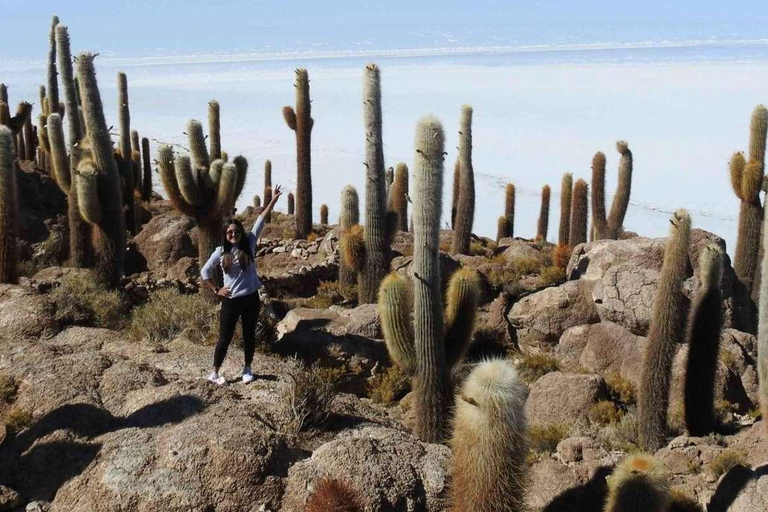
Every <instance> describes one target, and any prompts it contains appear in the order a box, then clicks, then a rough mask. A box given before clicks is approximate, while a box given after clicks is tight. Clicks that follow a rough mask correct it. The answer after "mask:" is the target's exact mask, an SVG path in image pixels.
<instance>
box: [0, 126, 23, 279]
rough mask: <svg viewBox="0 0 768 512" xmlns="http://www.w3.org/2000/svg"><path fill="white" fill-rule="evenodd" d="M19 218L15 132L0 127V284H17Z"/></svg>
mask: <svg viewBox="0 0 768 512" xmlns="http://www.w3.org/2000/svg"><path fill="white" fill-rule="evenodd" d="M18 218H19V204H18V196H17V191H16V168H15V166H14V163H13V132H11V130H10V129H9V128H8V127H6V126H0V283H15V282H16V267H17V261H16V259H17V257H18V256H17V250H16V237H17V236H18V234H19V233H18Z"/></svg>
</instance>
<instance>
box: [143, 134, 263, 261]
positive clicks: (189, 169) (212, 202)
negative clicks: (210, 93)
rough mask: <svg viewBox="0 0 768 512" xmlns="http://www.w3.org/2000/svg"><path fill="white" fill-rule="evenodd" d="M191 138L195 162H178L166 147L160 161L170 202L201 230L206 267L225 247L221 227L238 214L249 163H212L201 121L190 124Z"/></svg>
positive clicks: (239, 160)
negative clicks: (209, 260) (234, 212)
mask: <svg viewBox="0 0 768 512" xmlns="http://www.w3.org/2000/svg"><path fill="white" fill-rule="evenodd" d="M187 135H188V137H189V146H190V148H191V153H192V158H191V160H190V158H189V157H188V156H178V157H177V158H176V159H175V161H174V155H173V149H171V147H170V146H168V145H164V146H161V147H160V150H159V153H158V161H159V165H160V177H161V178H162V181H163V185H164V186H165V190H166V192H167V193H168V199H170V201H171V203H172V204H173V206H174V207H175V208H176V209H177V210H179V211H180V212H181V213H183V214H184V215H187V216H189V217H192V218H193V219H195V221H196V222H197V225H198V228H199V229H200V235H199V236H198V259H199V262H200V266H201V267H202V265H203V264H204V263H205V262H206V261H207V260H208V258H209V257H210V255H211V254H212V253H213V251H214V250H215V249H216V247H217V246H219V245H221V242H222V239H221V238H222V230H221V224H222V222H223V219H224V218H225V217H228V216H230V215H232V213H233V211H234V205H235V201H236V200H237V198H238V197H239V196H240V193H241V192H242V190H243V186H244V185H245V177H246V173H247V171H248V162H247V161H246V159H245V158H244V157H242V156H238V157H235V158H234V160H233V161H232V163H227V162H224V160H223V159H218V160H213V161H211V159H210V155H209V153H208V149H207V148H206V145H205V137H204V136H203V127H202V125H201V124H200V122H199V121H196V120H190V121H189V123H188V124H187ZM268 191H269V197H265V198H264V200H265V202H267V201H271V199H272V191H271V189H268ZM266 195H267V194H266V193H265V196H266Z"/></svg>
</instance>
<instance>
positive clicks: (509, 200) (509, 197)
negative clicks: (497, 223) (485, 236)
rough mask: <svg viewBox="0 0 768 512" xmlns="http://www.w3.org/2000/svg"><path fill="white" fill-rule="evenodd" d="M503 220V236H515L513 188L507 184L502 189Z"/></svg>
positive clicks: (510, 184)
mask: <svg viewBox="0 0 768 512" xmlns="http://www.w3.org/2000/svg"><path fill="white" fill-rule="evenodd" d="M504 218H506V219H507V224H506V225H507V232H506V234H505V235H504V236H508V237H510V238H512V237H514V236H515V186H514V185H513V184H512V183H508V184H507V186H506V187H505V189H504Z"/></svg>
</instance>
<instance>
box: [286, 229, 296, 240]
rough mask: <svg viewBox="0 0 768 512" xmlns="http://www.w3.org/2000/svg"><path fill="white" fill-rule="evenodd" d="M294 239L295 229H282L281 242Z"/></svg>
mask: <svg viewBox="0 0 768 512" xmlns="http://www.w3.org/2000/svg"><path fill="white" fill-rule="evenodd" d="M295 238H296V229H295V228H285V229H283V240H293V239H295Z"/></svg>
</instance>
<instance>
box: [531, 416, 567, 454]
mask: <svg viewBox="0 0 768 512" xmlns="http://www.w3.org/2000/svg"><path fill="white" fill-rule="evenodd" d="M568 432H569V428H568V426H567V425H565V424H562V423H553V424H550V425H544V426H541V425H533V426H531V427H529V428H528V448H529V449H530V450H531V451H532V452H534V453H552V452H554V451H555V450H557V445H558V444H559V443H560V441H562V440H563V439H565V438H566V437H568Z"/></svg>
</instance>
